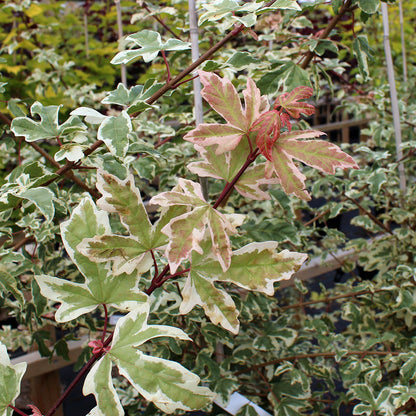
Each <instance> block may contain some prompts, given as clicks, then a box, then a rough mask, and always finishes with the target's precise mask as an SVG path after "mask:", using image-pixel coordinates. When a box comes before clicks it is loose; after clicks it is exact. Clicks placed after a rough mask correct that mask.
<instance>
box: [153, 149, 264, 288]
mask: <svg viewBox="0 0 416 416" xmlns="http://www.w3.org/2000/svg"><path fill="white" fill-rule="evenodd" d="M259 154H260V151H259V149H258V148H255V149H254V151H253V152H250V154H249V155H248V156H247V159H246V161H245V162H244V165H243V166H242V167H241V169H240V170H239V171H238V173H237V174H236V175H235V177H234V178H233V180H232V181H231V182H227V184H226V185H225V187H224V189H223V191H222V192H221V194H220V196H219V197H218V198H217V200H216V201H215V203H214V205H213V206H212V208H214V209H216V208H218V206H219V205H220V204H221V203H222V202H223V201H224V200H225V199H226V198H227V197H228V195H229V193H230V192H231V191H232V189H233V188H234V185H235V184H236V183H237V181H238V180H239V179H240V178H241V175H242V174H243V173H244V172H245V171H246V169H247V168H248V167H249V166H250V165H251V164H252V163H253V162H254V161H255V160H256V158H257V156H258V155H259ZM189 270H190V269H185V270H182V271H180V272H178V273H174V274H172V275H168V273H169V265H167V266H165V268H164V269H163V270H162V272H161V273H160V274H159V275H158V276H156V275H155V277H153V279H152V282H151V283H150V286H149V288H148V289H147V290H146V294H148V295H150V294H151V293H153V291H154V290H155V289H157V288H158V287H160V286H161V285H162V284H163V283H165V282H166V281H167V280H169V279H171V278H173V277H176V276H179V275H181V274H183V273H186V272H188V271H189Z"/></svg>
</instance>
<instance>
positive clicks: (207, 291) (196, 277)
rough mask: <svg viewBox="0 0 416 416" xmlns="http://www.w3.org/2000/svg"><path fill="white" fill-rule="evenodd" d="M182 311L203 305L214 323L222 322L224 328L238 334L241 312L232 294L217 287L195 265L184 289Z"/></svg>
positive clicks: (187, 311) (185, 311) (188, 310)
mask: <svg viewBox="0 0 416 416" xmlns="http://www.w3.org/2000/svg"><path fill="white" fill-rule="evenodd" d="M182 298H183V300H182V303H181V306H180V313H181V314H187V313H189V312H190V311H191V310H192V309H193V308H194V307H195V306H197V305H199V306H202V308H203V309H204V312H205V314H206V315H207V316H208V318H209V319H210V320H211V322H212V323H213V324H214V325H218V324H220V325H221V326H222V327H223V328H224V329H226V330H228V331H230V332H232V333H233V334H238V330H239V326H240V324H239V322H238V315H239V312H238V311H237V309H236V307H235V303H234V301H233V300H232V298H231V296H230V295H229V294H228V293H227V292H225V291H224V290H222V289H219V288H216V287H215V285H214V281H213V279H210V278H209V277H208V278H207V277H205V276H204V275H200V274H199V273H198V271H197V270H195V269H194V268H193V267H192V268H191V272H190V273H189V276H188V278H187V280H186V283H185V287H184V288H183V290H182Z"/></svg>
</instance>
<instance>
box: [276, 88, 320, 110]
mask: <svg viewBox="0 0 416 416" xmlns="http://www.w3.org/2000/svg"><path fill="white" fill-rule="evenodd" d="M312 95H313V89H312V88H310V87H297V88H295V89H294V90H293V91H290V92H288V93H285V94H282V95H279V96H278V97H277V98H276V101H275V102H274V108H275V109H277V108H278V107H281V108H282V109H284V110H285V111H286V112H287V113H288V114H289V115H290V116H291V117H293V118H299V117H300V115H301V114H305V115H306V116H310V115H311V114H313V113H314V112H315V107H314V106H313V105H311V104H307V103H300V102H298V101H299V100H305V99H307V98H309V97H311V96H312Z"/></svg>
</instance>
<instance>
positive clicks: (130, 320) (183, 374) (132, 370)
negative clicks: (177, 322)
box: [108, 303, 214, 413]
mask: <svg viewBox="0 0 416 416" xmlns="http://www.w3.org/2000/svg"><path fill="white" fill-rule="evenodd" d="M149 308H150V304H149V303H144V304H142V305H140V306H138V307H137V308H135V309H134V310H132V311H131V312H130V313H129V314H128V315H126V316H125V317H124V318H121V319H120V320H119V321H118V322H117V325H116V329H115V331H114V338H113V343H112V346H111V349H110V351H109V353H108V355H109V356H110V357H111V359H112V360H113V361H114V362H115V363H116V364H117V366H118V369H119V373H120V374H121V375H122V376H124V377H126V378H127V379H128V380H129V382H130V383H131V384H132V386H133V387H134V388H135V389H136V390H137V391H138V392H139V393H140V394H141V395H142V396H143V397H144V398H145V399H146V400H149V401H151V402H153V403H154V404H155V405H156V406H157V407H159V409H161V410H162V411H163V412H166V413H172V412H174V411H175V410H177V409H181V410H196V409H201V408H202V407H204V406H205V405H207V404H208V403H210V402H211V401H212V400H213V398H214V397H213V393H212V392H211V391H210V390H209V389H208V388H206V387H200V386H198V383H199V381H200V380H199V377H198V376H196V375H195V374H192V373H191V372H190V371H188V370H186V369H185V368H184V367H182V366H181V365H180V364H178V363H176V362H173V361H168V360H164V359H161V358H156V357H152V356H149V355H146V354H144V353H142V352H141V351H139V350H137V349H136V347H138V346H140V345H142V344H143V343H144V342H146V341H148V340H150V339H152V338H156V337H173V338H178V339H182V340H189V337H188V336H187V335H186V334H185V333H184V332H183V331H182V330H180V329H178V328H173V327H169V326H164V325H148V324H147V319H148V315H149Z"/></svg>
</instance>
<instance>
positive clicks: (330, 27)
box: [300, 0, 352, 69]
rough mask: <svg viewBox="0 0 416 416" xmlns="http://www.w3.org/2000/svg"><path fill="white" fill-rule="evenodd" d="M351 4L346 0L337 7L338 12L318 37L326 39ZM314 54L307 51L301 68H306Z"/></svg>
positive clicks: (349, 9) (350, 0) (349, 0)
mask: <svg viewBox="0 0 416 416" xmlns="http://www.w3.org/2000/svg"><path fill="white" fill-rule="evenodd" d="M351 4H352V0H347V1H346V2H345V3H344V4H343V5H342V6H341V7H340V9H339V12H338V14H337V15H336V16H334V17H333V18H332V20H331V21H330V22H329V24H328V26H327V27H326V28H325V29H324V30H323V31H322V33H321V34H320V35H319V37H318V39H326V38H327V37H328V36H329V35H330V33H331V32H332V30H333V29H334V28H335V26H336V25H337V24H338V22H339V21H340V20H341V18H342V17H343V16H344V15H345V14H346V13H348V12H349V11H351ZM314 56H315V52H312V51H309V52H308V53H307V54H306V55H305V57H304V59H303V60H302V63H301V65H300V66H301V68H302V69H306V68H307V67H308V65H309V64H310V62H311V61H312V59H313V57H314Z"/></svg>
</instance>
